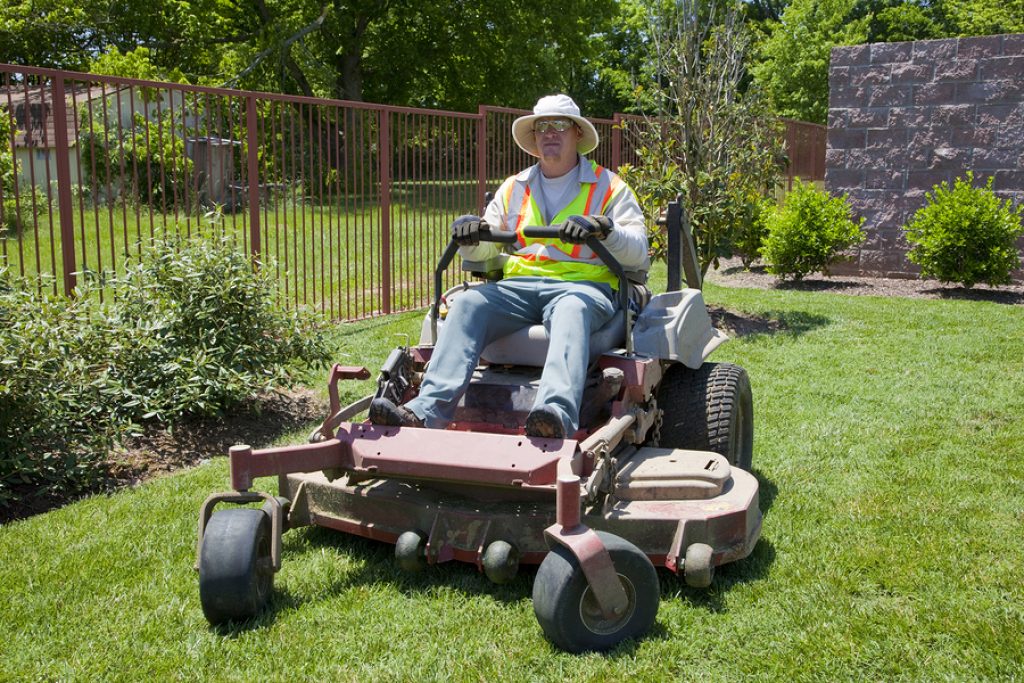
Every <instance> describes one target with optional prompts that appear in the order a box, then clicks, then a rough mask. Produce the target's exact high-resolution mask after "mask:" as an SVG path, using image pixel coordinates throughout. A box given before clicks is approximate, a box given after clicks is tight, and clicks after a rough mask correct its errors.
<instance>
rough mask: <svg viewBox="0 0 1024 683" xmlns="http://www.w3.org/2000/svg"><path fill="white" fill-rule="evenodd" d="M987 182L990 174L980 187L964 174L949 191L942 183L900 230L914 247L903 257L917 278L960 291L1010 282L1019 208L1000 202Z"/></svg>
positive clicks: (1021, 230)
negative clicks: (957, 285) (931, 279)
mask: <svg viewBox="0 0 1024 683" xmlns="http://www.w3.org/2000/svg"><path fill="white" fill-rule="evenodd" d="M992 180H993V179H992V177H991V176H989V179H988V183H987V184H986V185H985V187H974V186H973V185H974V174H973V173H972V172H971V171H968V172H967V179H966V180H964V179H963V178H957V179H956V181H955V182H954V184H953V187H952V188H951V187H950V186H949V185H948V184H947V183H942V184H941V185H936V186H935V187H933V188H932V192H930V193H928V195H927V200H926V202H925V205H924V206H923V207H921V208H920V209H918V211H917V212H916V213H915V214H914V215H913V217H912V218H911V219H910V222H909V223H908V224H907V225H906V226H905V227H904V230H905V231H906V237H907V241H908V242H909V243H910V244H912V245H913V248H912V249H911V250H910V252H909V253H908V254H907V258H909V259H910V260H911V261H912V262H913V263H916V264H918V265H919V266H921V276H922V277H934V278H938V279H939V280H941V281H942V282H959V283H960V284H962V285H963V286H964V287H973V286H974V285H975V284H976V283H978V282H984V283H987V284H989V285H1004V284H1009V282H1010V272H1011V271H1013V270H1014V269H1015V268H1018V267H1020V254H1019V252H1018V251H1017V244H1016V242H1017V239H1018V238H1020V236H1021V235H1024V226H1022V225H1021V220H1022V216H1024V206H1018V207H1016V208H1012V207H1011V204H1010V200H1006V201H1005V202H1000V201H999V199H998V198H997V197H996V195H995V193H994V192H992Z"/></svg>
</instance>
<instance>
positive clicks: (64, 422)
mask: <svg viewBox="0 0 1024 683" xmlns="http://www.w3.org/2000/svg"><path fill="white" fill-rule="evenodd" d="M84 279H86V278H83V280H84ZM115 292H116V295H115V297H114V300H113V301H112V302H110V303H108V304H106V305H100V304H98V303H96V299H95V297H92V296H91V295H90V294H89V293H88V291H87V290H86V291H82V292H79V295H78V296H77V297H75V298H71V299H67V298H64V297H59V296H50V295H47V294H45V293H39V292H37V291H36V289H34V288H33V286H32V285H31V284H30V283H27V282H23V281H18V280H14V279H13V278H9V277H7V276H6V275H0V368H2V371H3V372H2V374H0V506H4V505H8V504H10V502H11V501H12V499H14V498H17V497H24V496H25V495H31V494H32V493H46V492H48V491H57V490H60V491H62V492H65V493H67V492H75V491H80V490H87V489H90V488H91V487H93V486H94V485H95V484H96V483H97V482H98V481H99V480H100V479H101V478H102V476H103V473H104V472H103V464H104V461H105V458H106V451H107V449H108V447H109V446H110V444H111V443H112V441H113V440H114V439H115V437H116V435H118V434H120V433H124V432H125V431H127V430H129V429H130V428H131V427H132V425H138V424H139V423H143V422H158V423H164V424H173V423H174V422H176V421H178V420H180V419H181V418H183V417H185V416H212V415H216V414H218V413H223V412H225V411H230V410H234V409H238V408H239V407H240V406H241V404H243V403H244V402H245V401H247V400H248V399H250V398H252V397H255V396H256V395H258V394H260V393H262V392H265V391H267V390H270V389H273V388H275V387H280V386H283V385H288V384H290V383H292V382H293V381H294V380H295V379H296V378H297V377H298V374H297V371H298V370H300V369H301V368H305V367H306V366H308V365H309V364H319V363H322V362H324V361H326V360H327V356H328V348H327V344H326V340H325V335H324V331H323V329H322V327H321V326H320V325H318V324H316V323H313V322H312V321H311V320H310V319H308V318H305V317H303V316H302V315H300V314H298V313H294V312H286V311H283V310H281V309H279V308H278V307H277V306H275V305H274V300H273V299H274V287H273V279H272V276H271V275H270V274H269V271H264V270H255V271H254V269H253V267H252V263H251V261H250V259H249V258H248V256H246V255H245V254H244V253H241V252H240V251H238V250H237V249H236V248H234V247H233V246H232V245H231V244H230V242H228V241H227V240H224V239H213V238H206V239H193V240H189V241H182V242H161V243H159V244H156V245H155V246H154V247H153V248H151V249H150V250H148V251H147V253H146V254H145V255H144V257H143V258H142V259H141V261H140V262H139V263H137V264H135V265H133V266H131V267H129V268H128V269H127V272H126V274H125V275H124V276H123V277H121V278H118V279H117V280H116V290H115Z"/></svg>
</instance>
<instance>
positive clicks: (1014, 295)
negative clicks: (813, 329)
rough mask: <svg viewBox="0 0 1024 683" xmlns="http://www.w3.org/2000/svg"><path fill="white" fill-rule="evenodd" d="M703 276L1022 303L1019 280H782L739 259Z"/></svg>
mask: <svg viewBox="0 0 1024 683" xmlns="http://www.w3.org/2000/svg"><path fill="white" fill-rule="evenodd" d="M706 279H707V281H708V282H714V283H715V284H719V285H723V286H726V287H750V288H756V289H779V290H793V291H802V292H829V293H832V294H849V295H852V296H901V297H907V298H911V299H967V300H971V301H991V302H993V303H998V304H1008V305H1016V306H1019V305H1021V304H1024V284H1022V283H1015V284H1013V285H1006V286H1002V287H989V286H988V285H977V286H975V287H972V288H970V289H968V288H966V287H961V286H960V285H957V284H943V283H941V282H938V281H937V280H922V279H919V278H884V277H858V276H853V275H837V276H835V277H826V276H824V275H821V274H818V273H815V274H813V275H807V276H806V277H804V278H803V279H802V280H797V281H792V280H787V281H782V280H779V278H778V277H776V276H775V275H772V274H770V273H768V272H767V271H766V270H765V268H764V266H762V265H757V264H755V265H753V266H751V267H750V269H749V270H748V269H746V268H744V267H743V265H742V264H741V263H740V262H739V259H729V260H726V261H722V262H721V263H720V264H719V269H718V270H710V271H708V274H707V278H706Z"/></svg>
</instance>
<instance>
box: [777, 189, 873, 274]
mask: <svg viewBox="0 0 1024 683" xmlns="http://www.w3.org/2000/svg"><path fill="white" fill-rule="evenodd" d="M863 224H864V219H863V218H861V219H860V221H859V222H854V221H853V219H852V217H851V210H850V205H849V204H848V203H847V195H843V196H842V197H830V196H829V195H828V193H827V192H823V191H821V190H818V189H817V188H815V187H814V185H812V184H810V183H802V182H800V181H799V180H798V181H797V182H796V184H795V185H794V186H793V190H792V191H791V192H790V193H789V194H788V195H786V201H785V204H783V206H782V207H781V208H780V209H779V210H777V211H774V212H771V213H770V214H769V215H768V218H767V221H766V227H767V229H768V235H767V237H765V239H764V246H763V247H762V248H761V256H762V257H763V258H764V260H765V262H766V263H767V264H768V272H769V273H773V274H774V275H778V276H779V278H781V279H783V280H785V279H786V278H787V277H792V278H793V279H794V280H800V279H802V278H803V277H804V276H805V275H808V274H810V273H816V272H820V273H823V274H825V275H827V274H828V267H829V266H830V265H832V264H833V263H835V262H836V261H837V260H839V259H840V258H841V252H842V251H843V250H845V249H849V248H850V247H852V246H855V245H857V244H860V243H861V242H863V241H864V233H863V232H862V231H861V225H863Z"/></svg>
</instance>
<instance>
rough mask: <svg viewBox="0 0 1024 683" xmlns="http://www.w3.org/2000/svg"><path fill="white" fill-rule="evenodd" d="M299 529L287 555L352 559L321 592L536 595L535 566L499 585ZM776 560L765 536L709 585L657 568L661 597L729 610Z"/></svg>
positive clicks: (656, 631)
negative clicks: (404, 562) (731, 595)
mask: <svg viewBox="0 0 1024 683" xmlns="http://www.w3.org/2000/svg"><path fill="white" fill-rule="evenodd" d="M754 475H755V476H756V477H757V479H758V482H759V494H760V506H761V511H762V514H763V515H767V514H768V511H769V510H770V509H771V507H772V505H773V504H774V501H775V498H776V497H777V495H778V489H777V487H776V486H775V485H774V484H773V483H772V482H771V481H770V480H769V479H767V478H766V477H765V476H764V475H763V474H762V473H760V472H759V471H757V470H755V471H754ZM297 531H298V533H299V534H302V536H301V537H299V536H297V535H295V532H293V534H291V535H286V536H285V538H284V541H285V543H284V553H285V556H286V561H287V556H288V555H289V554H290V553H294V554H295V555H301V554H302V553H301V552H300V550H301V551H305V552H322V551H323V550H324V549H326V548H333V549H334V550H335V551H336V552H337V553H338V554H339V555H343V556H345V557H346V558H347V559H348V561H349V562H350V563H351V564H352V569H351V570H350V571H349V572H347V573H345V574H344V575H343V576H341V577H339V578H338V579H337V580H335V581H334V582H333V583H332V584H331V585H329V586H323V587H322V588H321V589H320V590H318V591H317V595H318V596H321V597H322V596H324V595H338V594H341V593H343V592H345V591H346V590H348V589H350V588H352V587H357V586H366V585H373V586H377V587H390V588H392V589H393V590H395V591H398V592H400V593H402V594H403V595H406V596H411V597H415V596H419V595H426V594H433V593H436V592H437V590H438V589H439V588H441V589H451V590H454V591H458V592H461V593H463V594H465V595H476V596H489V597H490V598H491V599H493V600H494V601H495V602H496V603H499V604H500V605H503V606H511V605H514V604H517V603H520V602H521V601H523V600H529V599H531V597H532V585H533V581H534V577H535V576H536V573H537V567H535V566H531V565H524V566H522V567H520V571H519V573H518V575H517V576H516V577H515V578H514V579H513V580H512V581H510V582H509V583H506V584H500V585H498V584H494V583H492V582H491V581H490V580H488V579H487V578H486V577H485V576H484V575H483V574H482V573H480V572H478V571H477V569H476V568H475V567H473V566H472V565H469V564H465V563H462V562H446V563H443V564H441V565H432V566H427V567H425V568H424V569H423V570H422V571H420V572H416V573H410V572H405V571H402V570H401V569H399V568H398V566H397V564H396V562H395V556H394V546H393V545H391V544H389V543H383V542H377V541H372V540H369V539H365V538H361V537H356V536H350V535H347V534H344V533H340V532H337V531H333V530H330V529H326V528H322V527H315V526H314V527H306V528H303V529H301V530H297ZM293 557H294V555H293ZM774 560H775V549H774V546H773V545H772V544H771V543H770V542H769V541H768V540H766V539H764V538H761V539H760V540H759V541H758V543H757V544H756V545H755V546H754V550H753V552H752V553H751V555H750V556H749V557H747V558H744V559H743V560H740V561H738V562H734V563H730V564H727V565H723V566H721V567H719V568H717V569H716V571H715V579H714V582H713V584H712V586H711V587H710V588H708V589H695V588H689V587H687V586H686V585H685V583H684V582H683V579H682V577H680V576H676V575H675V574H672V573H670V572H669V571H667V570H664V569H659V571H658V574H659V582H660V590H661V596H662V599H663V600H675V599H682V600H684V601H685V602H686V603H688V604H689V605H691V606H693V607H696V608H699V609H704V610H707V611H710V612H723V611H725V607H724V598H725V596H726V594H727V593H728V592H729V591H730V590H731V589H732V587H733V586H735V585H739V584H744V583H748V582H751V581H757V580H759V579H761V578H762V577H763V576H764V575H765V574H766V573H767V572H768V569H769V568H770V567H771V565H772V563H773V562H774ZM316 599H321V598H316ZM305 602H307V599H306V598H303V597H301V596H299V595H296V594H293V593H290V592H288V591H287V589H285V588H281V587H278V588H275V591H274V595H273V597H272V599H271V601H270V604H269V605H268V608H267V609H266V610H265V611H264V613H263V614H261V615H260V616H259V617H257V618H255V619H252V620H250V621H247V622H243V623H240V624H229V625H227V626H222V627H216V628H215V629H214V630H215V631H216V632H217V633H219V634H221V635H224V636H227V637H235V636H237V635H239V634H241V633H245V632H247V631H251V630H254V629H259V628H262V627H264V626H268V625H270V624H272V623H274V621H275V619H276V616H277V614H278V613H280V612H282V611H286V610H292V609H296V608H298V607H300V606H301V605H302V604H303V603H305ZM496 616H497V615H496ZM672 636H673V634H672V632H671V631H670V630H668V629H666V628H665V627H664V626H663V625H661V624H658V623H656V624H655V626H654V627H653V628H652V629H651V630H650V631H649V632H648V633H647V634H646V635H645V636H644V639H650V638H655V639H667V638H671V637H672ZM636 646H637V643H636V642H633V641H626V642H624V643H621V644H620V645H618V646H617V647H616V648H615V649H614V650H612V651H610V652H609V653H608V654H607V656H609V657H612V658H617V657H621V656H630V654H631V653H632V652H633V651H634V650H635V649H636Z"/></svg>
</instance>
